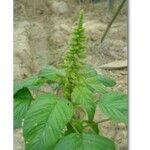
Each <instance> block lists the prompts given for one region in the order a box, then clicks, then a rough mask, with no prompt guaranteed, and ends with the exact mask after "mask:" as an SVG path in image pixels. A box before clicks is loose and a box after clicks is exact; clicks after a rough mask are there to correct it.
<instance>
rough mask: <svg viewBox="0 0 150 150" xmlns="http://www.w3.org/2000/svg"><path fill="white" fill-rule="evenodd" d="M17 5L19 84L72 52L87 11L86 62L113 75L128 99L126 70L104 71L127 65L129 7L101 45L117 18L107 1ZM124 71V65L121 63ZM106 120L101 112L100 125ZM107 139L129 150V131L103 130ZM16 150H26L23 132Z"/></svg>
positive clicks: (35, 0)
mask: <svg viewBox="0 0 150 150" xmlns="http://www.w3.org/2000/svg"><path fill="white" fill-rule="evenodd" d="M79 2H80V1H79V0H32V1H31V0H14V80H15V81H18V80H21V79H24V78H26V77H28V76H29V75H31V74H36V73H38V72H39V70H40V68H41V67H42V66H44V65H47V64H53V65H55V66H57V65H58V64H60V63H61V62H62V60H63V56H64V53H65V51H66V50H67V45H68V40H69V35H70V32H71V29H72V26H73V25H74V24H75V23H76V20H77V18H78V12H79V10H80V8H81V7H82V8H84V10H85V24H84V26H85V28H86V36H87V52H88V54H87V62H88V63H90V64H92V65H93V66H94V67H95V68H96V69H97V71H98V72H102V73H108V74H110V75H111V76H112V77H113V78H114V79H116V81H117V86H116V88H115V89H113V90H116V89H119V90H120V91H123V92H126V93H127V73H128V72H127V65H126V64H125V65H123V67H118V66H117V63H116V67H111V64H110V67H108V68H107V67H106V68H105V67H104V68H102V67H101V66H102V65H104V64H108V63H111V62H114V61H115V62H118V61H124V60H127V4H126V5H125V6H124V8H123V9H122V11H121V13H120V14H119V16H118V17H117V19H116V20H115V22H114V23H113V25H112V27H111V30H110V31H109V33H108V35H107V37H106V39H105V40H104V42H103V43H102V44H101V42H100V39H101V37H102V34H103V33H104V31H105V29H106V27H107V24H108V22H109V21H110V19H111V18H112V16H113V14H114V12H115V10H116V8H117V6H118V5H119V3H120V0H116V1H115V5H114V10H113V11H109V9H108V4H107V1H106V0H99V1H98V0H97V3H95V4H92V3H89V1H88V0H84V3H82V4H80V3H79ZM118 65H119V63H118ZM100 118H101V119H102V118H103V116H102V115H101V114H100V112H99V111H98V110H97V113H96V115H95V120H97V121H99V120H101V119H100ZM100 128H101V130H102V131H103V133H104V134H105V135H106V136H107V137H110V138H112V139H114V141H115V143H116V145H117V149H118V150H127V149H128V148H127V127H126V126H125V125H123V124H118V123H114V122H111V121H108V122H104V123H102V124H101V126H100ZM14 150H24V141H23V136H22V131H21V130H20V129H17V130H14Z"/></svg>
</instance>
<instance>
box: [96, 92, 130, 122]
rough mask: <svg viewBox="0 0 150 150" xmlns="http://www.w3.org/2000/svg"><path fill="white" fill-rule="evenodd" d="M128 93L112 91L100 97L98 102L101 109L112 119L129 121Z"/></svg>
mask: <svg viewBox="0 0 150 150" xmlns="http://www.w3.org/2000/svg"><path fill="white" fill-rule="evenodd" d="M127 103H128V102H127V95H126V94H124V93H120V92H119V93H118V92H111V93H107V94H104V95H102V96H101V97H100V100H99V102H98V105H99V108H100V110H101V111H102V112H103V113H104V114H105V115H106V116H107V117H110V118H111V119H113V120H115V121H118V122H123V123H127V121H128V104H127Z"/></svg>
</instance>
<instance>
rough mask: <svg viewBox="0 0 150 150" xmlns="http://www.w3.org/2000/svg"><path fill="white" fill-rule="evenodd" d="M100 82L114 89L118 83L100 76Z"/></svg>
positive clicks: (105, 76)
mask: <svg viewBox="0 0 150 150" xmlns="http://www.w3.org/2000/svg"><path fill="white" fill-rule="evenodd" d="M97 76H98V79H99V81H100V82H101V83H102V84H103V85H104V86H106V87H112V86H115V85H116V81H115V80H113V79H111V78H110V77H108V76H107V75H101V74H98V75H97Z"/></svg>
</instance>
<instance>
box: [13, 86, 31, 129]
mask: <svg viewBox="0 0 150 150" xmlns="http://www.w3.org/2000/svg"><path fill="white" fill-rule="evenodd" d="M32 100H33V98H32V95H31V93H30V91H29V90H28V89H27V88H22V89H21V90H20V91H18V92H17V93H16V94H15V95H14V128H21V127H22V121H23V119H24V117H25V115H26V112H27V111H28V109H29V107H30V104H31V101H32Z"/></svg>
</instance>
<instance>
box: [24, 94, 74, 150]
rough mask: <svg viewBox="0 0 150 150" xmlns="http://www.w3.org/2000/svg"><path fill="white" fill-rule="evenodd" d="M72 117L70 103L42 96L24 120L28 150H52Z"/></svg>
mask: <svg viewBox="0 0 150 150" xmlns="http://www.w3.org/2000/svg"><path fill="white" fill-rule="evenodd" d="M72 116H73V106H72V104H71V103H70V102H69V101H67V100H64V99H62V98H59V97H57V96H54V95H52V94H48V93H46V94H42V95H40V96H39V97H38V98H37V99H36V100H35V102H34V103H33V104H32V105H31V108H30V109H29V111H28V112H27V114H26V117H25V120H24V127H23V132H24V137H25V143H26V149H27V150H50V149H52V147H53V146H54V145H55V144H56V142H57V141H58V140H59V139H60V138H61V136H62V134H61V133H63V129H64V128H65V127H66V125H67V123H68V122H69V121H70V120H71V118H72Z"/></svg>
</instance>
